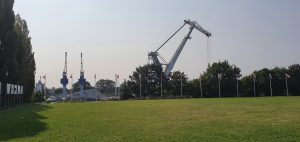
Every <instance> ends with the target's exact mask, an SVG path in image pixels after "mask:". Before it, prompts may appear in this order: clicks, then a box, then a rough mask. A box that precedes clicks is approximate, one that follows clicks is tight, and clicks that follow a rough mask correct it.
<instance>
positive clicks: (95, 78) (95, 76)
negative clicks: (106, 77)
mask: <svg viewBox="0 0 300 142" xmlns="http://www.w3.org/2000/svg"><path fill="white" fill-rule="evenodd" d="M96 81H97V76H96V74H95V94H96V102H97V82H96Z"/></svg>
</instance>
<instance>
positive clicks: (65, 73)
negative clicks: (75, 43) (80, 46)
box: [60, 52, 69, 95]
mask: <svg viewBox="0 0 300 142" xmlns="http://www.w3.org/2000/svg"><path fill="white" fill-rule="evenodd" d="M60 83H61V84H62V86H63V95H67V84H68V83H69V81H68V77H67V52H65V67H64V70H63V74H62V79H61V80H60Z"/></svg>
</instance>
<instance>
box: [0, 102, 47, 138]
mask: <svg viewBox="0 0 300 142" xmlns="http://www.w3.org/2000/svg"><path fill="white" fill-rule="evenodd" d="M50 108H51V107H49V106H47V105H41V104H28V105H24V106H20V107H18V108H13V109H9V110H3V111H0V141H9V140H12V139H16V138H25V137H32V136H35V135H37V134H38V133H40V132H42V131H45V130H46V129H47V125H46V123H44V122H42V120H43V119H47V118H45V117H43V116H42V115H40V114H39V112H41V111H45V110H47V109H50Z"/></svg>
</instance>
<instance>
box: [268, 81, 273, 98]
mask: <svg viewBox="0 0 300 142" xmlns="http://www.w3.org/2000/svg"><path fill="white" fill-rule="evenodd" d="M269 78H270V93H271V97H272V96H273V90H272V77H271V76H270V77H269Z"/></svg>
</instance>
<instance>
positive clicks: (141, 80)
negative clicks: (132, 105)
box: [139, 74, 142, 99]
mask: <svg viewBox="0 0 300 142" xmlns="http://www.w3.org/2000/svg"><path fill="white" fill-rule="evenodd" d="M139 77H140V99H142V75H141V74H140V75H139Z"/></svg>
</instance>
